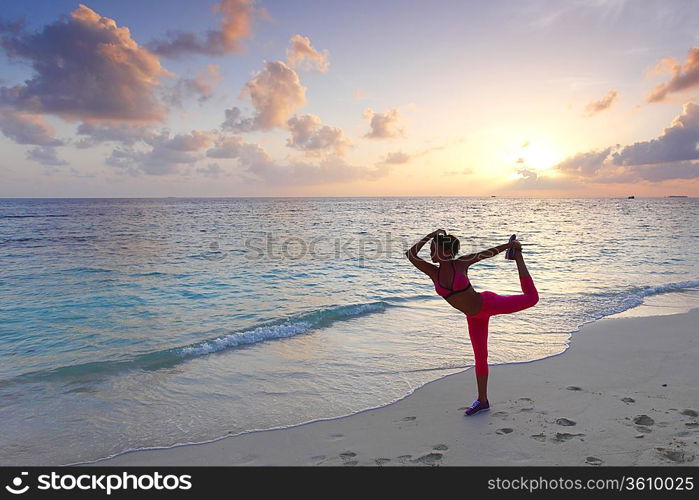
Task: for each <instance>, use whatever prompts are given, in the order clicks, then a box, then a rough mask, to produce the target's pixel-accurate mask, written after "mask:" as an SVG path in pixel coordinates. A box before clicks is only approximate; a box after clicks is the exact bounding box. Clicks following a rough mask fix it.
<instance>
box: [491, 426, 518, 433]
mask: <svg viewBox="0 0 699 500" xmlns="http://www.w3.org/2000/svg"><path fill="white" fill-rule="evenodd" d="M512 431H514V429H510V428H509V427H503V428H502V429H498V430H496V431H495V434H509V433H510V432H512Z"/></svg>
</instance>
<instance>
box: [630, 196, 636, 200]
mask: <svg viewBox="0 0 699 500" xmlns="http://www.w3.org/2000/svg"><path fill="white" fill-rule="evenodd" d="M628 199H629V200H634V199H636V197H635V196H634V195H631V196H629V197H628Z"/></svg>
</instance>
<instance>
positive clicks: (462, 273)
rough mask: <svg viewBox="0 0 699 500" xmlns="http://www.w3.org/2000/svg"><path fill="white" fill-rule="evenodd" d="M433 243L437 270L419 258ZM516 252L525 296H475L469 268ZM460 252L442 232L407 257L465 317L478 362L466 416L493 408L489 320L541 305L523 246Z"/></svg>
mask: <svg viewBox="0 0 699 500" xmlns="http://www.w3.org/2000/svg"><path fill="white" fill-rule="evenodd" d="M429 240H432V243H431V245H430V251H431V254H432V262H435V263H437V264H439V266H435V265H434V264H430V263H429V262H426V261H424V260H423V259H421V258H420V257H418V252H419V251H420V249H421V248H422V247H423V245H424V244H425V243H427V242H428V241H429ZM508 248H513V251H514V260H515V261H516V262H517V269H518V270H519V282H520V284H521V286H522V295H498V294H496V293H493V292H488V291H484V292H480V293H479V292H476V291H475V290H474V289H473V286H471V283H470V281H469V279H468V276H467V272H468V268H469V267H470V266H471V265H473V264H475V263H476V262H479V261H481V260H483V259H487V258H488V257H492V256H494V255H497V254H499V253H500V252H502V251H503V250H507V249H508ZM458 252H459V240H458V239H457V238H456V237H455V236H453V235H447V233H446V231H444V230H443V229H438V230H437V231H434V232H433V233H430V234H428V235H427V236H425V237H424V238H422V239H421V240H420V241H418V242H417V243H416V244H415V245H413V247H412V248H411V249H410V250H408V251H407V252H406V256H407V257H408V259H409V260H410V262H412V263H413V265H414V266H415V267H417V268H418V269H419V270H420V271H422V272H423V273H425V274H426V275H428V276H429V277H430V278H432V281H433V282H434V287H435V290H436V291H437V293H438V294H439V295H441V296H442V297H444V299H445V300H446V301H447V302H449V304H451V306H452V307H454V308H456V309H458V310H459V311H461V312H463V313H464V314H465V315H466V321H467V323H468V335H469V337H470V338H471V345H472V346H473V353H474V355H475V359H476V369H475V372H476V382H477V384H478V399H476V400H475V401H474V402H473V404H472V405H471V407H470V408H468V409H467V410H466V415H469V416H470V415H473V414H475V413H478V412H479V411H481V410H487V409H489V408H490V403H489V402H488V320H489V319H490V317H491V316H494V315H496V314H509V313H513V312H517V311H521V310H522V309H526V308H528V307H532V306H533V305H534V304H536V303H537V302H538V301H539V294H538V292H537V290H536V287H535V286H534V281H533V280H532V277H531V276H530V275H529V271H527V266H526V265H525V264H524V258H523V257H522V245H521V244H520V242H519V241H517V240H513V241H511V242H509V243H505V244H502V245H498V246H496V247H493V248H490V249H488V250H485V251H483V252H479V253H474V254H470V255H462V256H461V257H456V254H457V253H458Z"/></svg>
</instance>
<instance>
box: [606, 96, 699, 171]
mask: <svg viewBox="0 0 699 500" xmlns="http://www.w3.org/2000/svg"><path fill="white" fill-rule="evenodd" d="M697 143H699V105H697V104H694V103H692V102H689V103H686V104H685V105H684V107H683V109H682V114H680V115H679V116H677V117H676V118H675V119H674V120H673V121H672V123H671V124H670V126H669V127H668V128H666V129H665V130H664V131H663V133H662V135H661V136H660V137H658V138H655V139H652V140H650V141H644V142H637V143H634V144H633V145H631V146H626V147H625V148H623V149H622V150H621V151H620V152H618V153H615V154H614V155H613V161H614V164H615V165H644V164H652V163H665V162H672V161H680V160H693V159H696V158H699V150H697Z"/></svg>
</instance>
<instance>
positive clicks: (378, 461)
mask: <svg viewBox="0 0 699 500" xmlns="http://www.w3.org/2000/svg"><path fill="white" fill-rule="evenodd" d="M390 461H391V459H390V458H377V459H376V460H374V462H375V463H376V465H383V464H387V463H388V462H390Z"/></svg>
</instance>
